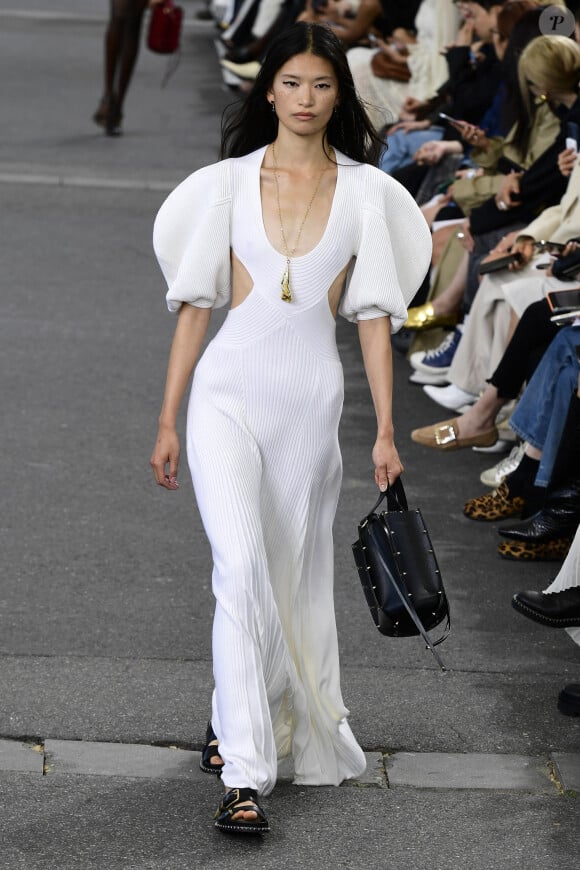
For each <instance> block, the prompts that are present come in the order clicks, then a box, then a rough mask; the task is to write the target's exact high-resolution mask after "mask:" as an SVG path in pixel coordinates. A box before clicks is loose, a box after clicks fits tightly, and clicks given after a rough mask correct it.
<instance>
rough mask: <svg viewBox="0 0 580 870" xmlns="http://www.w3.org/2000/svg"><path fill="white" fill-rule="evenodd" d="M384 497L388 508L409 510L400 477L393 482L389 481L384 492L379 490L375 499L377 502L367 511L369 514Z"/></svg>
mask: <svg viewBox="0 0 580 870" xmlns="http://www.w3.org/2000/svg"><path fill="white" fill-rule="evenodd" d="M385 498H386V499H387V507H388V508H389V510H391V511H406V510H409V506H408V504H407V496H406V495H405V490H404V489H403V481H402V480H401V478H400V477H398V478H397V479H396V481H395V482H394V483H393V484H390V483H389V485H388V486H387V488H386V489H385V490H384V492H381V494H380V495H379V497H378V499H377V503H376V504H375V505H374V507H372V508H371V510H370V511H369V515H370V514H374V513H375V511H376V509H377V508H378V506H379V505H380V504H381V502H382V501H383V499H385Z"/></svg>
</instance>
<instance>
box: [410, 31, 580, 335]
mask: <svg viewBox="0 0 580 870" xmlns="http://www.w3.org/2000/svg"><path fill="white" fill-rule="evenodd" d="M519 66H520V77H521V80H522V92H523V90H524V87H525V85H526V83H527V85H528V87H529V89H530V91H531V92H532V93H533V94H534V95H535V96H538V97H543V98H544V99H543V100H542V102H549V103H550V105H551V106H552V108H553V109H554V111H555V112H557V113H558V115H559V118H560V132H559V134H558V136H557V137H556V140H555V142H554V143H553V144H552V145H551V146H550V147H549V148H547V149H546V150H545V151H544V153H543V154H541V155H540V156H539V157H538V158H537V159H536V161H535V162H534V163H533V164H532V165H531V166H530V167H529V169H527V170H526V171H525V172H523V173H520V172H510V173H509V174H507V175H506V176H505V179H504V181H503V183H502V186H501V188H500V190H499V191H498V192H497V193H496V195H495V196H494V197H490V199H489V200H487V201H486V202H485V203H484V204H483V205H481V206H478V207H476V208H474V209H473V210H472V211H471V214H470V217H469V219H466V220H465V221H464V222H463V224H462V225H461V226H460V232H459V235H460V236H462V238H460V239H459V242H460V244H461V245H462V246H463V247H464V248H465V249H466V251H467V255H468V256H467V258H466V257H465V256H464V257H463V261H460V262H461V264H462V265H461V269H458V271H457V275H456V276H455V278H453V280H452V281H451V282H450V284H449V285H448V286H447V287H446V288H445V290H444V291H443V292H442V293H441V294H440V295H439V296H437V297H436V298H434V299H433V300H432V301H429V302H427V303H425V305H423V306H420V307H419V308H415V309H413V308H411V309H410V310H409V315H408V319H407V323H406V326H407V328H415V329H424V328H430V327H433V326H439V325H448V324H449V322H453V317H455V321H457V320H459V308H460V306H461V302H462V301H463V304H464V308H465V310H469V308H470V306H471V303H472V301H473V298H474V296H475V293H476V292H477V289H478V286H479V274H478V272H479V265H480V263H481V261H482V260H483V259H484V258H485V257H486V256H488V254H489V252H490V250H492V249H493V248H494V246H495V245H497V243H498V241H500V240H501V238H502V237H504V236H505V235H509V233H511V232H512V231H514V230H517V231H518V232H519V231H520V230H521V229H522V228H523V227H524V226H526V225H527V224H529V223H531V221H532V220H533V219H534V218H535V217H536V215H538V214H540V213H541V212H542V211H543V210H544V209H545V208H547V207H549V206H551V205H555V204H556V203H558V202H559V201H560V200H561V198H562V197H563V195H564V193H565V190H566V186H567V179H566V178H564V176H563V175H562V174H561V172H560V171H559V169H558V155H559V154H560V152H561V151H563V150H564V149H565V142H566V138H567V134H568V126H567V125H568V123H569V122H574V123H578V122H579V121H580V102H579V100H578V82H579V80H580V46H579V45H578V44H577V43H576V42H574V41H573V40H571V39H568V38H567V37H560V36H541V37H538V38H537V39H535V40H533V41H532V42H531V43H530V44H529V45H528V47H527V48H526V49H525V51H524V52H523V54H522V57H521V60H520V65H519ZM455 245H456V240H455V239H454V240H453V241H452V242H451V241H450V243H449V247H450V249H451V248H452V246H455ZM455 250H457V248H456V247H455ZM442 263H443V259H442ZM439 271H440V272H441V268H440V270H439Z"/></svg>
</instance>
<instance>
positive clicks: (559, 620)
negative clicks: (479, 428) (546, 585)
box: [512, 586, 580, 628]
mask: <svg viewBox="0 0 580 870" xmlns="http://www.w3.org/2000/svg"><path fill="white" fill-rule="evenodd" d="M512 607H514V608H515V609H516V610H517V611H519V612H520V613H523V615H524V616H527V617H528V619H533V620H534V622H540V623H541V624H542V625H550V626H552V627H553V628H575V627H576V626H580V586H575V587H573V588H572V589H564V591H563V592H551V593H550V594H548V595H545V594H544V593H543V592H532V591H527V592H518V593H516V595H514V597H513V598H512Z"/></svg>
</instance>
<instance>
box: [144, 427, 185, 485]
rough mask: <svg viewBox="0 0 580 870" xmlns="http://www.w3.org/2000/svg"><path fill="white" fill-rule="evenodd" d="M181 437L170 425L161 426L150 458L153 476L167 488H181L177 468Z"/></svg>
mask: <svg viewBox="0 0 580 870" xmlns="http://www.w3.org/2000/svg"><path fill="white" fill-rule="evenodd" d="M179 453H180V448H179V437H178V435H177V432H176V430H175V429H174V428H173V427H170V426H162V425H160V426H159V431H158V433H157V441H156V442H155V447H154V448H153V453H152V454H151V459H150V460H149V465H150V466H151V468H152V469H153V476H154V478H155V481H156V482H157V483H158V484H159V486H163V487H165V489H179V484H178V482H177V469H178V466H179Z"/></svg>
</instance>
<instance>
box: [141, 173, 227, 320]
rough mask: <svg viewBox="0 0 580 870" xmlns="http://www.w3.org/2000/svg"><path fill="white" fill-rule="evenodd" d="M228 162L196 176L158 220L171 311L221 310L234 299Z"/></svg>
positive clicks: (157, 246)
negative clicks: (187, 308)
mask: <svg viewBox="0 0 580 870" xmlns="http://www.w3.org/2000/svg"><path fill="white" fill-rule="evenodd" d="M230 212H231V193H230V183H229V167H228V161H224V162H222V163H216V164H213V165H211V166H206V167H204V168H203V169H199V170H198V171H197V172H194V173H193V174H192V175H190V176H189V177H188V178H186V179H185V181H183V182H182V183H181V184H180V185H179V186H178V187H176V188H175V190H174V191H173V192H172V193H170V194H169V196H168V197H167V199H166V200H165V202H164V203H163V205H162V206H161V208H160V209H159V212H158V214H157V217H156V219H155V224H154V227H153V248H154V250H155V255H156V257H157V260H158V262H159V265H160V267H161V271H162V272H163V276H164V278H165V281H166V282H167V287H168V292H167V296H166V299H167V307H168V308H169V310H170V311H172V312H176V311H179V309H180V308H181V306H182V304H183V303H184V302H186V303H188V304H189V305H195V306H197V307H199V308H219V307H220V306H222V305H225V304H226V303H227V302H228V301H229V299H230V296H231V274H230Z"/></svg>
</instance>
